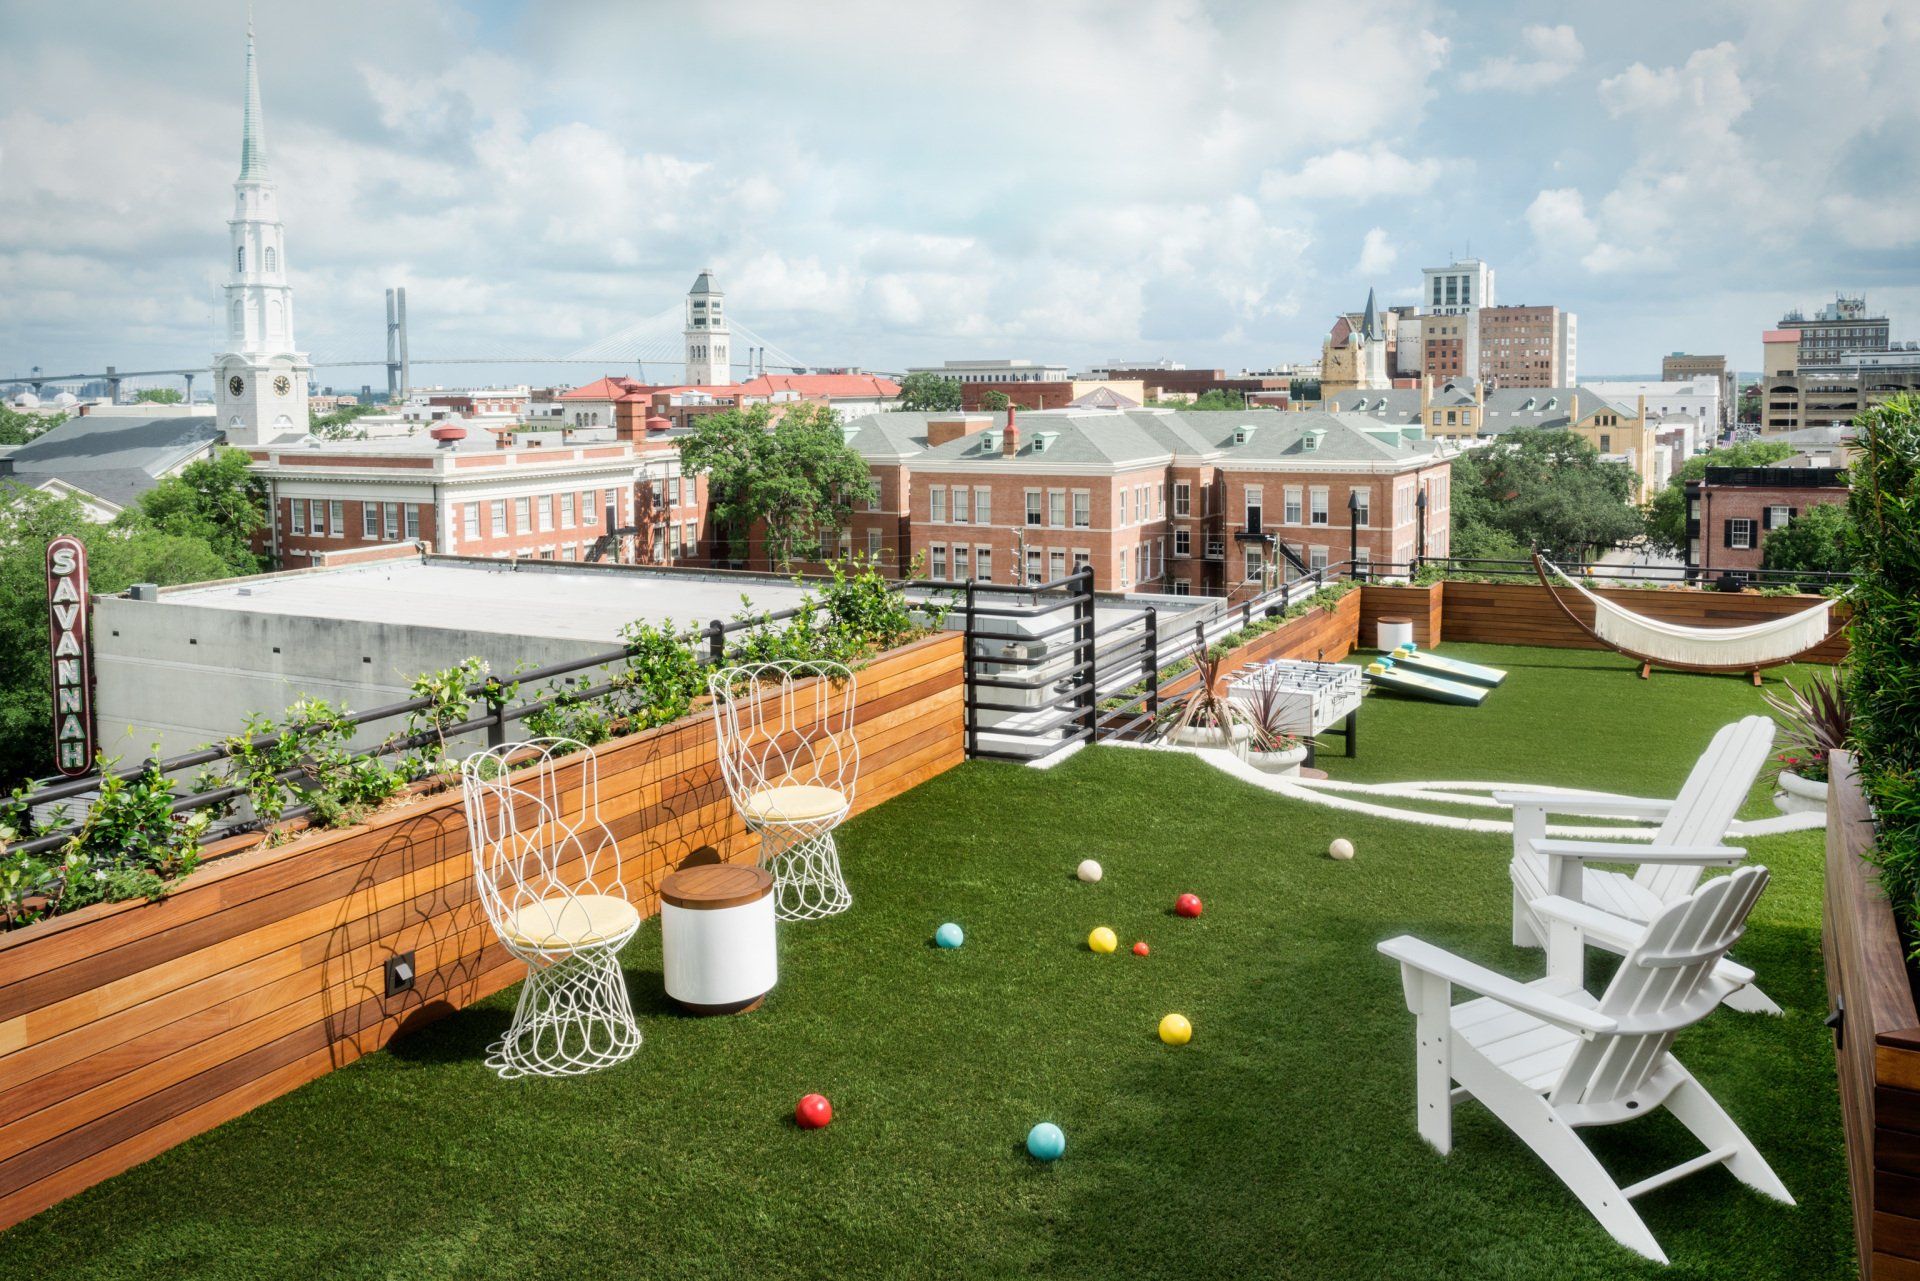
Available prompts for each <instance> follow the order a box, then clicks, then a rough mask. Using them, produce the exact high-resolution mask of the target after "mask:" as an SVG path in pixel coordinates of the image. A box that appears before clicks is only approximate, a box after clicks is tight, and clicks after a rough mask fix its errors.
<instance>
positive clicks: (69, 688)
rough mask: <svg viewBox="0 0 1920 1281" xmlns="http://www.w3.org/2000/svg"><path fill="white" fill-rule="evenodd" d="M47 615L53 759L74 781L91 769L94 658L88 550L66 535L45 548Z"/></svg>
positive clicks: (61, 770)
mask: <svg viewBox="0 0 1920 1281" xmlns="http://www.w3.org/2000/svg"><path fill="white" fill-rule="evenodd" d="M47 615H48V617H47V622H48V625H49V626H48V632H47V634H48V637H49V640H50V643H51V645H52V649H53V756H54V760H55V762H56V763H57V764H58V765H59V767H60V772H61V773H62V774H65V775H68V776H69V777H71V776H73V775H78V774H84V773H86V772H87V770H88V769H89V768H90V767H91V766H92V764H93V653H92V647H91V646H90V645H89V644H88V643H87V549H86V547H85V545H84V544H82V543H81V542H80V540H79V539H77V538H73V537H71V536H68V535H64V534H63V535H61V536H60V537H59V538H56V539H54V540H53V541H52V542H50V543H48V544H47Z"/></svg>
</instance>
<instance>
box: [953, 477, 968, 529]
mask: <svg viewBox="0 0 1920 1281" xmlns="http://www.w3.org/2000/svg"><path fill="white" fill-rule="evenodd" d="M950 510H951V511H952V513H953V517H952V520H953V523H954V524H956V525H964V524H966V523H967V521H968V518H969V517H971V516H972V515H973V498H972V496H971V495H970V494H969V493H968V491H967V487H966V486H965V485H955V486H954V487H953V506H952V508H950Z"/></svg>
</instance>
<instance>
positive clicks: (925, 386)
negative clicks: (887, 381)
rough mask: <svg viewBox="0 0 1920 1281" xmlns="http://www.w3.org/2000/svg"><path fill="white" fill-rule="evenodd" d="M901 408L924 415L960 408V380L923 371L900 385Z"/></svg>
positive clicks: (906, 378)
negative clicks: (917, 411)
mask: <svg viewBox="0 0 1920 1281" xmlns="http://www.w3.org/2000/svg"><path fill="white" fill-rule="evenodd" d="M900 408H902V409H913V410H919V411H920V412H922V413H946V412H948V411H950V410H955V409H958V408H960V380H959V379H958V378H948V377H945V376H944V375H941V374H936V373H934V372H932V371H931V370H921V371H920V372H919V373H917V374H908V375H907V376H906V377H905V378H904V379H902V380H901V383H900Z"/></svg>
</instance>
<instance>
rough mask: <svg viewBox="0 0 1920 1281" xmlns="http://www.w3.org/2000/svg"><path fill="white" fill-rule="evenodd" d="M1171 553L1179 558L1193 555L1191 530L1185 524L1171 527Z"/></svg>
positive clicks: (1183, 558)
mask: <svg viewBox="0 0 1920 1281" xmlns="http://www.w3.org/2000/svg"><path fill="white" fill-rule="evenodd" d="M1173 554H1174V556H1175V558H1177V559H1180V560H1185V559H1186V558H1187V557H1189V556H1192V555H1193V531H1192V530H1191V529H1189V528H1187V527H1186V526H1185V525H1175V526H1174V527H1173Z"/></svg>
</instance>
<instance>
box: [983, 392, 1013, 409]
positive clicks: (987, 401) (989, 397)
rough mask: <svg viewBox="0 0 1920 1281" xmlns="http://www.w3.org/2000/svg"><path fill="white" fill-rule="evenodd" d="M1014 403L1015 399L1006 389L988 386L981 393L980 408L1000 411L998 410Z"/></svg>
mask: <svg viewBox="0 0 1920 1281" xmlns="http://www.w3.org/2000/svg"><path fill="white" fill-rule="evenodd" d="M1012 403H1013V401H1012V400H1011V399H1010V398H1009V397H1008V396H1007V393H1006V392H1004V391H999V390H996V389H994V388H988V389H987V390H986V391H983V392H981V393H980V408H982V409H991V410H995V411H998V410H1002V409H1005V408H1006V407H1007V406H1008V405H1010V404H1012Z"/></svg>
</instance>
